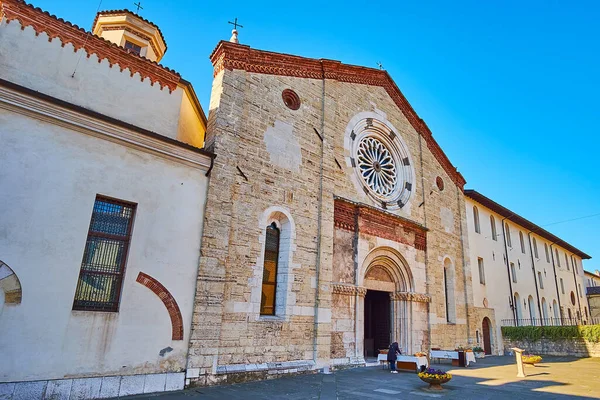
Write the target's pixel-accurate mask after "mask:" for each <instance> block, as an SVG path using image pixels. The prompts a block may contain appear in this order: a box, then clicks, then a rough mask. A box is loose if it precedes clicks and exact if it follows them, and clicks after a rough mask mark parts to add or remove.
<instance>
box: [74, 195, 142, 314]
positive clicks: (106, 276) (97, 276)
mask: <svg viewBox="0 0 600 400" xmlns="http://www.w3.org/2000/svg"><path fill="white" fill-rule="evenodd" d="M135 210H136V205H135V204H132V203H128V202H124V201H121V200H115V199H110V198H107V197H104V196H96V201H95V202H94V209H93V211H92V218H91V221H90V227H89V231H88V236H87V242H86V245H85V249H84V251H83V259H82V261H81V270H80V272H79V279H78V281H77V289H76V290H75V299H74V301H73V310H83V311H107V312H117V311H118V310H119V300H120V297H121V287H122V284H123V276H124V274H125V265H126V262H127V253H128V250H129V243H130V239H131V230H132V225H133V218H134V216H135Z"/></svg>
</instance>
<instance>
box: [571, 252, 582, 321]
mask: <svg viewBox="0 0 600 400" xmlns="http://www.w3.org/2000/svg"><path fill="white" fill-rule="evenodd" d="M571 267H572V270H573V282H575V293H577V307H579V317H580V318H581V319H582V320H583V312H582V311H581V303H580V302H579V297H580V296H581V293H579V286H578V285H577V275H575V263H574V262H573V254H571Z"/></svg>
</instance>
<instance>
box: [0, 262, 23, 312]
mask: <svg viewBox="0 0 600 400" xmlns="http://www.w3.org/2000/svg"><path fill="white" fill-rule="evenodd" d="M0 289H1V290H2V291H3V292H4V304H10V305H17V304H21V299H22V297H23V291H22V289H21V281H20V280H19V277H18V276H17V274H15V271H13V270H12V269H11V268H10V267H9V266H8V265H6V264H5V263H3V262H2V261H1V260H0Z"/></svg>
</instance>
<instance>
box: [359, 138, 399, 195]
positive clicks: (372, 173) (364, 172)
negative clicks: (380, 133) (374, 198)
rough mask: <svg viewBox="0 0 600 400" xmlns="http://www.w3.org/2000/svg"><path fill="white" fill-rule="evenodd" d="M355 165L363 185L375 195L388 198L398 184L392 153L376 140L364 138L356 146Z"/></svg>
mask: <svg viewBox="0 0 600 400" xmlns="http://www.w3.org/2000/svg"><path fill="white" fill-rule="evenodd" d="M356 158H357V164H358V168H359V170H360V176H361V177H362V179H363V181H364V182H365V184H366V185H367V186H368V187H369V188H370V189H371V190H372V191H373V192H375V193H376V194H378V195H380V196H382V197H388V196H389V195H391V194H392V193H393V192H394V191H395V190H396V185H397V183H398V178H397V171H396V162H395V161H394V157H393V156H392V153H390V151H389V150H388V149H387V147H385V145H384V144H383V143H382V142H381V141H379V140H378V139H377V138H375V137H372V136H370V137H369V136H368V137H364V138H363V139H362V140H361V141H360V143H359V144H358V151H357V157H356Z"/></svg>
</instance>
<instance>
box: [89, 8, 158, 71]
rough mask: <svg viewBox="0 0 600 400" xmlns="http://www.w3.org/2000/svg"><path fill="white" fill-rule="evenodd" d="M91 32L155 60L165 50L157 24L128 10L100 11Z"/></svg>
mask: <svg viewBox="0 0 600 400" xmlns="http://www.w3.org/2000/svg"><path fill="white" fill-rule="evenodd" d="M92 33H93V34H94V35H97V36H100V37H101V38H104V39H106V40H108V41H109V42H113V43H115V44H117V45H118V46H121V47H123V48H125V49H126V50H128V51H130V52H131V53H135V54H138V55H140V56H142V57H146V58H147V59H149V60H152V61H156V62H160V60H161V59H162V58H163V56H164V55H165V52H166V51H167V43H166V42H165V38H164V37H163V35H162V32H161V31H160V29H159V28H158V26H156V25H155V24H153V23H152V22H150V21H148V20H146V19H144V18H142V17H140V16H139V15H137V14H135V13H134V12H131V11H129V10H109V11H100V12H99V13H98V14H97V15H96V19H95V20H94V25H93V27H92Z"/></svg>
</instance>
